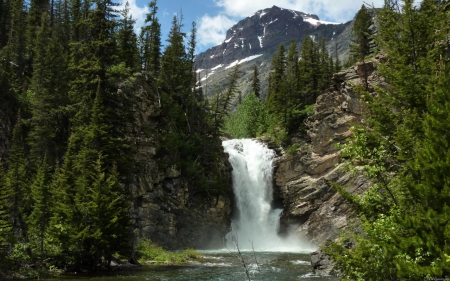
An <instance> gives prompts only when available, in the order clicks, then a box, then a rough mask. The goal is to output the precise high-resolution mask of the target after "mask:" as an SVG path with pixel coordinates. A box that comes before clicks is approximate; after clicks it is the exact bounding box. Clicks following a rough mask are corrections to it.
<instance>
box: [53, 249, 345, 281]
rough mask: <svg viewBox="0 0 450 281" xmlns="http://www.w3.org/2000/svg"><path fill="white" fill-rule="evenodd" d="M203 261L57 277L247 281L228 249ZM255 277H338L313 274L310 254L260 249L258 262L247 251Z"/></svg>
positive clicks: (95, 280) (104, 280)
mask: <svg viewBox="0 0 450 281" xmlns="http://www.w3.org/2000/svg"><path fill="white" fill-rule="evenodd" d="M201 253H202V254H203V255H204V258H203V260H201V261H190V262H188V263H185V264H182V265H176V266H161V265H152V266H143V267H141V268H137V269H133V270H127V271H114V272H111V273H102V274H101V275H95V276H93V275H89V276H88V275H85V276H81V275H77V276H74V275H70V276H64V277H61V278H57V279H51V280H52V281H54V280H93V281H118V280H121V281H137V280H146V281H209V280H214V281H246V280H248V279H247V277H246V275H245V272H244V269H243V267H242V264H241V263H240V261H239V260H238V259H237V258H236V257H235V256H234V254H230V253H229V252H227V251H214V252H213V251H204V252H201ZM243 257H244V260H245V261H246V264H247V267H248V269H249V272H250V274H251V278H252V280H254V281H259V280H264V281H272V280H276V281H292V280H316V281H319V280H337V278H334V277H327V276H316V275H314V274H312V270H311V265H310V262H309V254H299V253H277V252H256V258H257V260H258V264H259V266H260V269H259V270H258V265H257V264H256V262H255V258H254V255H253V253H252V252H244V253H243Z"/></svg>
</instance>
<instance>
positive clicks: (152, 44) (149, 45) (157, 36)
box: [139, 0, 161, 87]
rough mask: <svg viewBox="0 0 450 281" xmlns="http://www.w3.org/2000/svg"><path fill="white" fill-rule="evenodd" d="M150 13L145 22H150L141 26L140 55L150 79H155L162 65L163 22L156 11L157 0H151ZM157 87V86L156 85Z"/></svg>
mask: <svg viewBox="0 0 450 281" xmlns="http://www.w3.org/2000/svg"><path fill="white" fill-rule="evenodd" d="M149 6H150V10H151V11H150V13H149V14H147V17H146V19H145V23H150V25H146V26H144V27H142V28H141V30H142V31H141V35H140V39H139V40H140V56H141V65H142V67H143V70H144V71H145V72H146V73H147V74H148V79H147V80H148V81H154V79H156V77H158V74H159V68H160V65H161V24H160V23H159V20H158V18H157V17H156V13H157V11H158V7H157V5H156V0H155V1H151V2H150V4H149ZM156 87H157V86H156Z"/></svg>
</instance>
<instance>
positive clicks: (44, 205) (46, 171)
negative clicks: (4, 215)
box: [27, 159, 53, 258]
mask: <svg viewBox="0 0 450 281" xmlns="http://www.w3.org/2000/svg"><path fill="white" fill-rule="evenodd" d="M39 164H40V165H39V166H38V169H37V172H36V175H35V178H34V181H33V183H32V185H31V198H32V201H33V207H32V211H31V214H30V216H29V217H28V219H27V221H28V225H29V228H30V233H31V236H32V237H31V238H30V240H32V239H33V238H35V239H36V240H37V244H38V248H37V250H38V252H39V255H40V256H41V258H45V255H46V251H45V247H44V240H45V238H46V234H47V229H48V227H49V222H50V218H51V202H53V200H52V199H53V198H52V194H51V190H50V189H49V183H50V167H49V166H48V165H47V160H46V159H43V160H42V161H41V162H40V163H39Z"/></svg>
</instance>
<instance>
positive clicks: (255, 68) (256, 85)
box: [252, 64, 261, 99]
mask: <svg viewBox="0 0 450 281" xmlns="http://www.w3.org/2000/svg"><path fill="white" fill-rule="evenodd" d="M252 91H253V93H254V94H255V96H256V97H257V98H258V99H260V98H261V95H260V91H261V85H260V82H259V77H258V66H257V65H256V64H255V65H254V66H253V78H252Z"/></svg>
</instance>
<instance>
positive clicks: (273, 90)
mask: <svg viewBox="0 0 450 281" xmlns="http://www.w3.org/2000/svg"><path fill="white" fill-rule="evenodd" d="M285 70H286V51H285V47H284V45H283V43H281V44H280V46H279V47H278V51H277V53H276V54H275V56H274V57H273V59H272V67H271V72H270V74H269V88H268V96H267V100H266V104H267V109H268V111H269V113H280V112H282V109H283V107H284V104H283V89H282V83H283V76H284V72H285Z"/></svg>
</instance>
